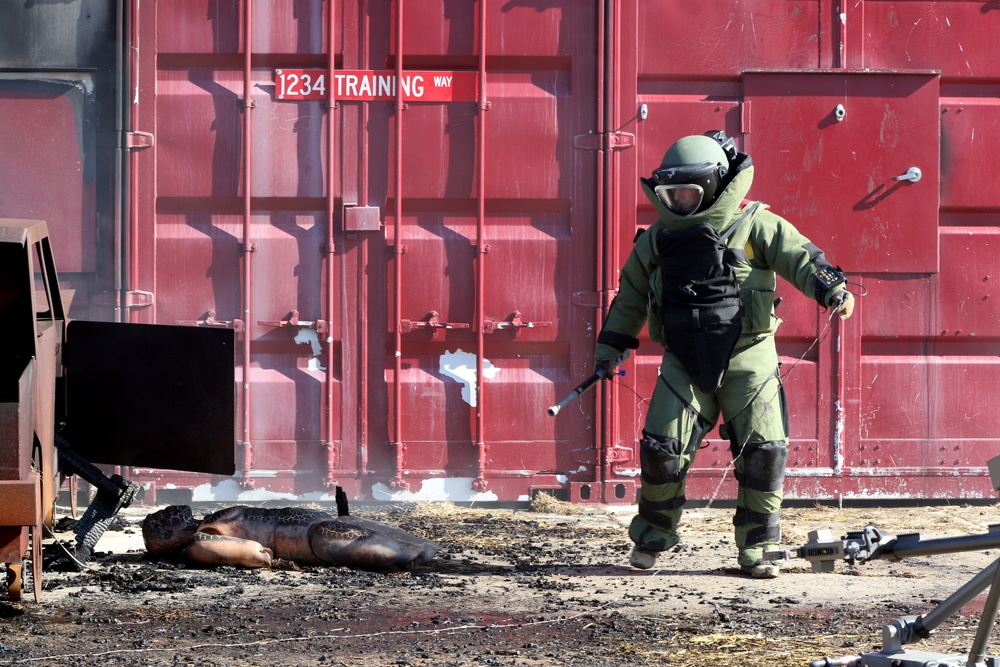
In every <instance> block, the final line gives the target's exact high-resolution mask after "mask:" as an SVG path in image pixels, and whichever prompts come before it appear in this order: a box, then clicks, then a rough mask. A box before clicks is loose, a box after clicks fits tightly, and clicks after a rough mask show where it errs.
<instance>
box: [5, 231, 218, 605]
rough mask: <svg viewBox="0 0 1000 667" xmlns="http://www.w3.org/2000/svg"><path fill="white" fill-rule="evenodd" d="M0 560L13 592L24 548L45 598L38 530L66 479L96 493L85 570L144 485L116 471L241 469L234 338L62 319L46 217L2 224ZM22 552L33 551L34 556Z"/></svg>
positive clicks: (81, 525) (85, 534)
mask: <svg viewBox="0 0 1000 667" xmlns="http://www.w3.org/2000/svg"><path fill="white" fill-rule="evenodd" d="M0 322H2V323H3V325H4V330H5V336H6V341H7V344H6V346H5V348H4V349H2V350H0V563H5V564H6V565H7V579H8V585H7V590H8V595H9V597H10V598H11V599H13V600H19V599H21V594H22V587H23V562H24V560H25V558H26V557H27V555H28V554H29V552H30V554H31V562H32V572H33V575H34V576H33V588H34V596H35V600H36V601H38V600H39V598H40V594H41V575H42V559H41V543H42V533H43V531H44V530H45V528H46V527H49V528H51V526H52V515H53V510H54V507H55V498H56V493H57V491H58V489H59V486H60V483H61V481H62V479H63V478H64V477H66V476H73V475H78V476H80V477H81V478H83V479H84V480H86V481H87V482H89V483H90V484H91V485H92V486H93V488H94V489H95V490H96V494H95V495H94V497H93V499H92V501H91V503H90V505H89V507H88V508H87V510H86V512H85V513H84V514H83V516H82V517H81V519H80V520H79V521H78V522H77V527H76V531H75V532H76V537H77V543H76V548H75V553H74V554H73V557H74V559H75V561H76V563H77V564H78V565H79V566H81V567H82V565H83V562H85V561H86V560H87V559H88V558H89V556H90V554H91V552H92V551H93V548H94V545H95V544H96V542H97V540H98V539H100V536H101V534H103V532H104V530H105V528H106V527H107V525H108V524H109V523H110V521H111V519H112V518H113V517H114V515H115V514H116V513H117V512H118V510H120V509H121V508H122V507H126V506H128V504H129V503H131V501H132V500H133V498H135V497H136V495H137V494H138V493H139V492H140V491H141V487H140V486H139V485H138V484H136V483H134V482H132V481H130V480H128V479H125V478H124V477H123V476H122V475H119V474H112V475H110V476H106V475H105V473H104V472H103V471H102V470H101V469H100V468H98V467H97V466H95V465H93V464H92V463H91V461H94V462H96V463H102V464H109V465H114V466H129V465H142V466H157V467H165V468H169V469H174V470H185V471H192V472H205V473H211V474H217V475H226V476H228V475H232V474H233V473H234V472H235V453H234V443H235V423H234V421H235V420H234V370H233V369H234V348H235V339H234V336H233V333H232V332H226V331H216V330H203V329H197V328H194V327H176V326H162V325H138V324H135V325H133V324H127V323H108V322H87V321H70V320H69V319H68V318H67V316H66V311H65V309H64V307H63V302H62V296H61V294H60V291H59V278H58V274H57V272H56V268H55V262H54V260H53V256H52V250H51V247H50V243H49V236H48V228H47V225H46V223H45V222H42V221H34V220H11V219H0ZM29 546H30V550H29Z"/></svg>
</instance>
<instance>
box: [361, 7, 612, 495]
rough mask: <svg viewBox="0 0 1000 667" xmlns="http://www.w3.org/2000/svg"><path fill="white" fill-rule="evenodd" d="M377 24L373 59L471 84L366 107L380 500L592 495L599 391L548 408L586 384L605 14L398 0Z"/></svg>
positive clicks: (375, 462) (373, 459) (372, 464)
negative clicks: (375, 278)
mask: <svg viewBox="0 0 1000 667" xmlns="http://www.w3.org/2000/svg"><path fill="white" fill-rule="evenodd" d="M369 25H370V30H371V33H370V35H369V40H368V41H369V43H370V44H371V46H372V50H371V52H370V56H369V62H370V63H372V64H379V65H381V64H383V63H384V64H387V65H389V66H390V67H394V66H398V62H399V59H400V58H401V59H402V63H403V67H402V68H401V70H400V71H401V72H402V73H403V74H404V75H405V73H406V72H407V71H413V70H429V71H433V70H444V69H447V70H453V71H454V72H455V75H456V76H458V75H460V74H465V73H472V74H475V75H476V76H477V77H478V81H477V84H478V88H477V89H476V90H475V94H474V95H473V96H472V97H471V98H465V99H460V100H458V101H455V102H447V103H440V102H422V101H419V100H409V101H406V102H404V103H403V104H402V105H399V104H396V105H393V104H386V103H383V104H378V105H375V104H369V105H368V107H369V110H368V114H369V116H368V118H369V125H368V135H367V139H368V143H367V150H368V163H369V165H370V166H371V169H370V174H371V177H370V181H369V184H368V187H369V190H368V197H367V198H368V201H369V202H379V203H381V202H385V208H384V213H385V223H386V225H385V226H386V230H385V238H384V239H382V238H379V242H380V243H382V244H387V246H386V253H387V254H386V256H385V257H384V259H385V260H386V261H385V263H384V266H385V267H386V271H385V280H384V285H385V288H386V291H385V293H384V294H378V293H374V292H370V296H371V297H373V298H376V299H378V298H384V299H385V302H386V303H387V313H386V314H387V318H386V319H385V320H382V321H383V322H386V324H387V326H384V328H383V329H382V330H379V328H378V327H379V324H380V322H378V321H375V320H371V321H370V322H369V326H370V328H371V340H373V341H375V340H380V339H379V338H378V337H377V336H380V335H381V334H383V333H384V332H385V334H386V335H385V337H384V338H383V339H381V340H382V343H381V344H380V345H378V349H379V351H380V352H382V353H383V354H384V356H383V359H384V376H380V377H378V378H377V384H376V386H379V387H381V386H382V382H383V381H384V385H385V391H386V392H387V394H388V401H389V403H388V411H387V412H384V411H377V413H376V414H372V415H371V416H372V418H373V419H376V418H382V417H384V416H385V415H387V416H388V423H387V424H384V423H378V424H377V428H372V427H370V431H369V433H370V438H371V446H370V447H369V457H368V465H369V469H370V472H371V473H372V475H373V479H374V480H380V481H379V483H378V484H377V485H375V486H374V487H373V490H372V494H373V496H374V497H376V498H385V499H387V498H431V499H434V498H437V499H444V498H447V499H451V500H517V499H526V498H528V497H529V496H530V494H531V493H532V492H533V491H535V490H538V489H552V490H563V489H565V488H566V487H567V486H568V485H569V484H573V483H577V482H579V483H582V484H583V488H584V491H583V493H584V494H585V495H586V494H588V493H589V492H590V490H591V489H590V487H591V485H593V484H594V483H595V482H597V481H599V473H598V470H597V463H598V460H597V453H596V450H595V449H594V438H595V436H594V434H595V430H594V428H593V396H588V397H587V398H586V399H584V400H581V401H580V402H579V403H578V404H577V405H575V406H573V409H572V410H570V409H567V410H566V412H565V414H563V415H560V416H559V418H558V419H553V418H552V417H549V416H548V415H547V414H546V408H547V407H548V406H550V405H552V404H553V403H555V402H556V400H557V396H558V397H561V396H559V395H560V394H564V393H566V392H568V391H569V390H570V389H571V388H572V387H573V386H574V385H575V384H576V383H577V382H579V381H581V380H582V379H583V378H584V377H585V376H586V375H587V374H589V373H590V371H591V360H590V359H591V352H592V346H593V339H594V331H593V326H592V324H593V318H594V316H595V313H596V309H595V305H596V301H595V299H596V294H595V288H596V276H595V247H596V242H595V231H596V228H597V226H596V214H597V209H596V203H597V195H598V193H597V192H596V191H595V187H594V184H595V182H596V180H597V168H596V167H597V164H598V154H597V152H596V151H591V150H586V148H584V149H581V148H578V147H577V146H576V144H575V142H574V137H575V136H577V135H587V134H588V133H593V132H595V131H596V130H597V115H596V109H597V98H596V89H595V86H596V76H595V68H596V65H597V60H596V58H597V53H596V43H597V37H596V19H595V15H594V10H593V8H592V7H590V6H588V5H587V4H586V3H577V2H570V1H568V0H567V1H563V2H547V3H507V2H499V1H493V0H490V1H483V2H456V1H449V0H442V1H439V2H422V3H406V2H403V3H385V4H382V5H379V6H378V10H377V13H376V14H374V15H373V16H372V20H371V22H370V24H369ZM400 26H401V27H400ZM348 66H350V63H347V64H345V67H348ZM442 74H447V73H446V72H442ZM348 104H350V103H345V106H347V105H348ZM373 381H375V379H374V378H373ZM383 428H385V429H386V430H383ZM573 488H575V489H579V487H578V486H574V487H573ZM599 492H600V489H599V488H597V487H595V489H594V499H595V500H596V499H597V497H598V496H599Z"/></svg>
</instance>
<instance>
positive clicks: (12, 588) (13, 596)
mask: <svg viewBox="0 0 1000 667" xmlns="http://www.w3.org/2000/svg"><path fill="white" fill-rule="evenodd" d="M21 570H22V568H21V563H7V597H8V598H9V599H10V601H11V602H20V601H21V583H22V576H21V575H22V571H21Z"/></svg>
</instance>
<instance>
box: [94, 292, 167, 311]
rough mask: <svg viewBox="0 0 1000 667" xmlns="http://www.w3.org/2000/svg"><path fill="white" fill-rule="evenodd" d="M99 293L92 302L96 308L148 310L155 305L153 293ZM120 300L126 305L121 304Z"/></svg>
mask: <svg viewBox="0 0 1000 667" xmlns="http://www.w3.org/2000/svg"><path fill="white" fill-rule="evenodd" d="M120 294H121V296H120V297H119V292H99V293H97V294H95V295H94V296H93V298H92V299H91V302H92V303H93V304H94V305H95V306H105V307H108V308H112V307H113V308H126V309H135V308H146V307H148V306H152V305H153V301H154V297H153V293H152V292H144V291H142V290H129V291H127V292H121V293H120ZM120 299H121V300H123V301H124V303H121V302H120Z"/></svg>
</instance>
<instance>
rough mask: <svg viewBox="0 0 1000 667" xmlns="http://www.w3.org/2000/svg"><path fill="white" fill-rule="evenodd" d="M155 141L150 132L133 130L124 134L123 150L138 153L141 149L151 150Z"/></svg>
mask: <svg viewBox="0 0 1000 667" xmlns="http://www.w3.org/2000/svg"><path fill="white" fill-rule="evenodd" d="M154 142H155V139H154V137H153V134H152V133H151V132H139V131H136V130H133V131H131V132H126V133H125V148H127V149H129V150H132V151H139V150H142V149H143V148H152V147H153V143H154Z"/></svg>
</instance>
